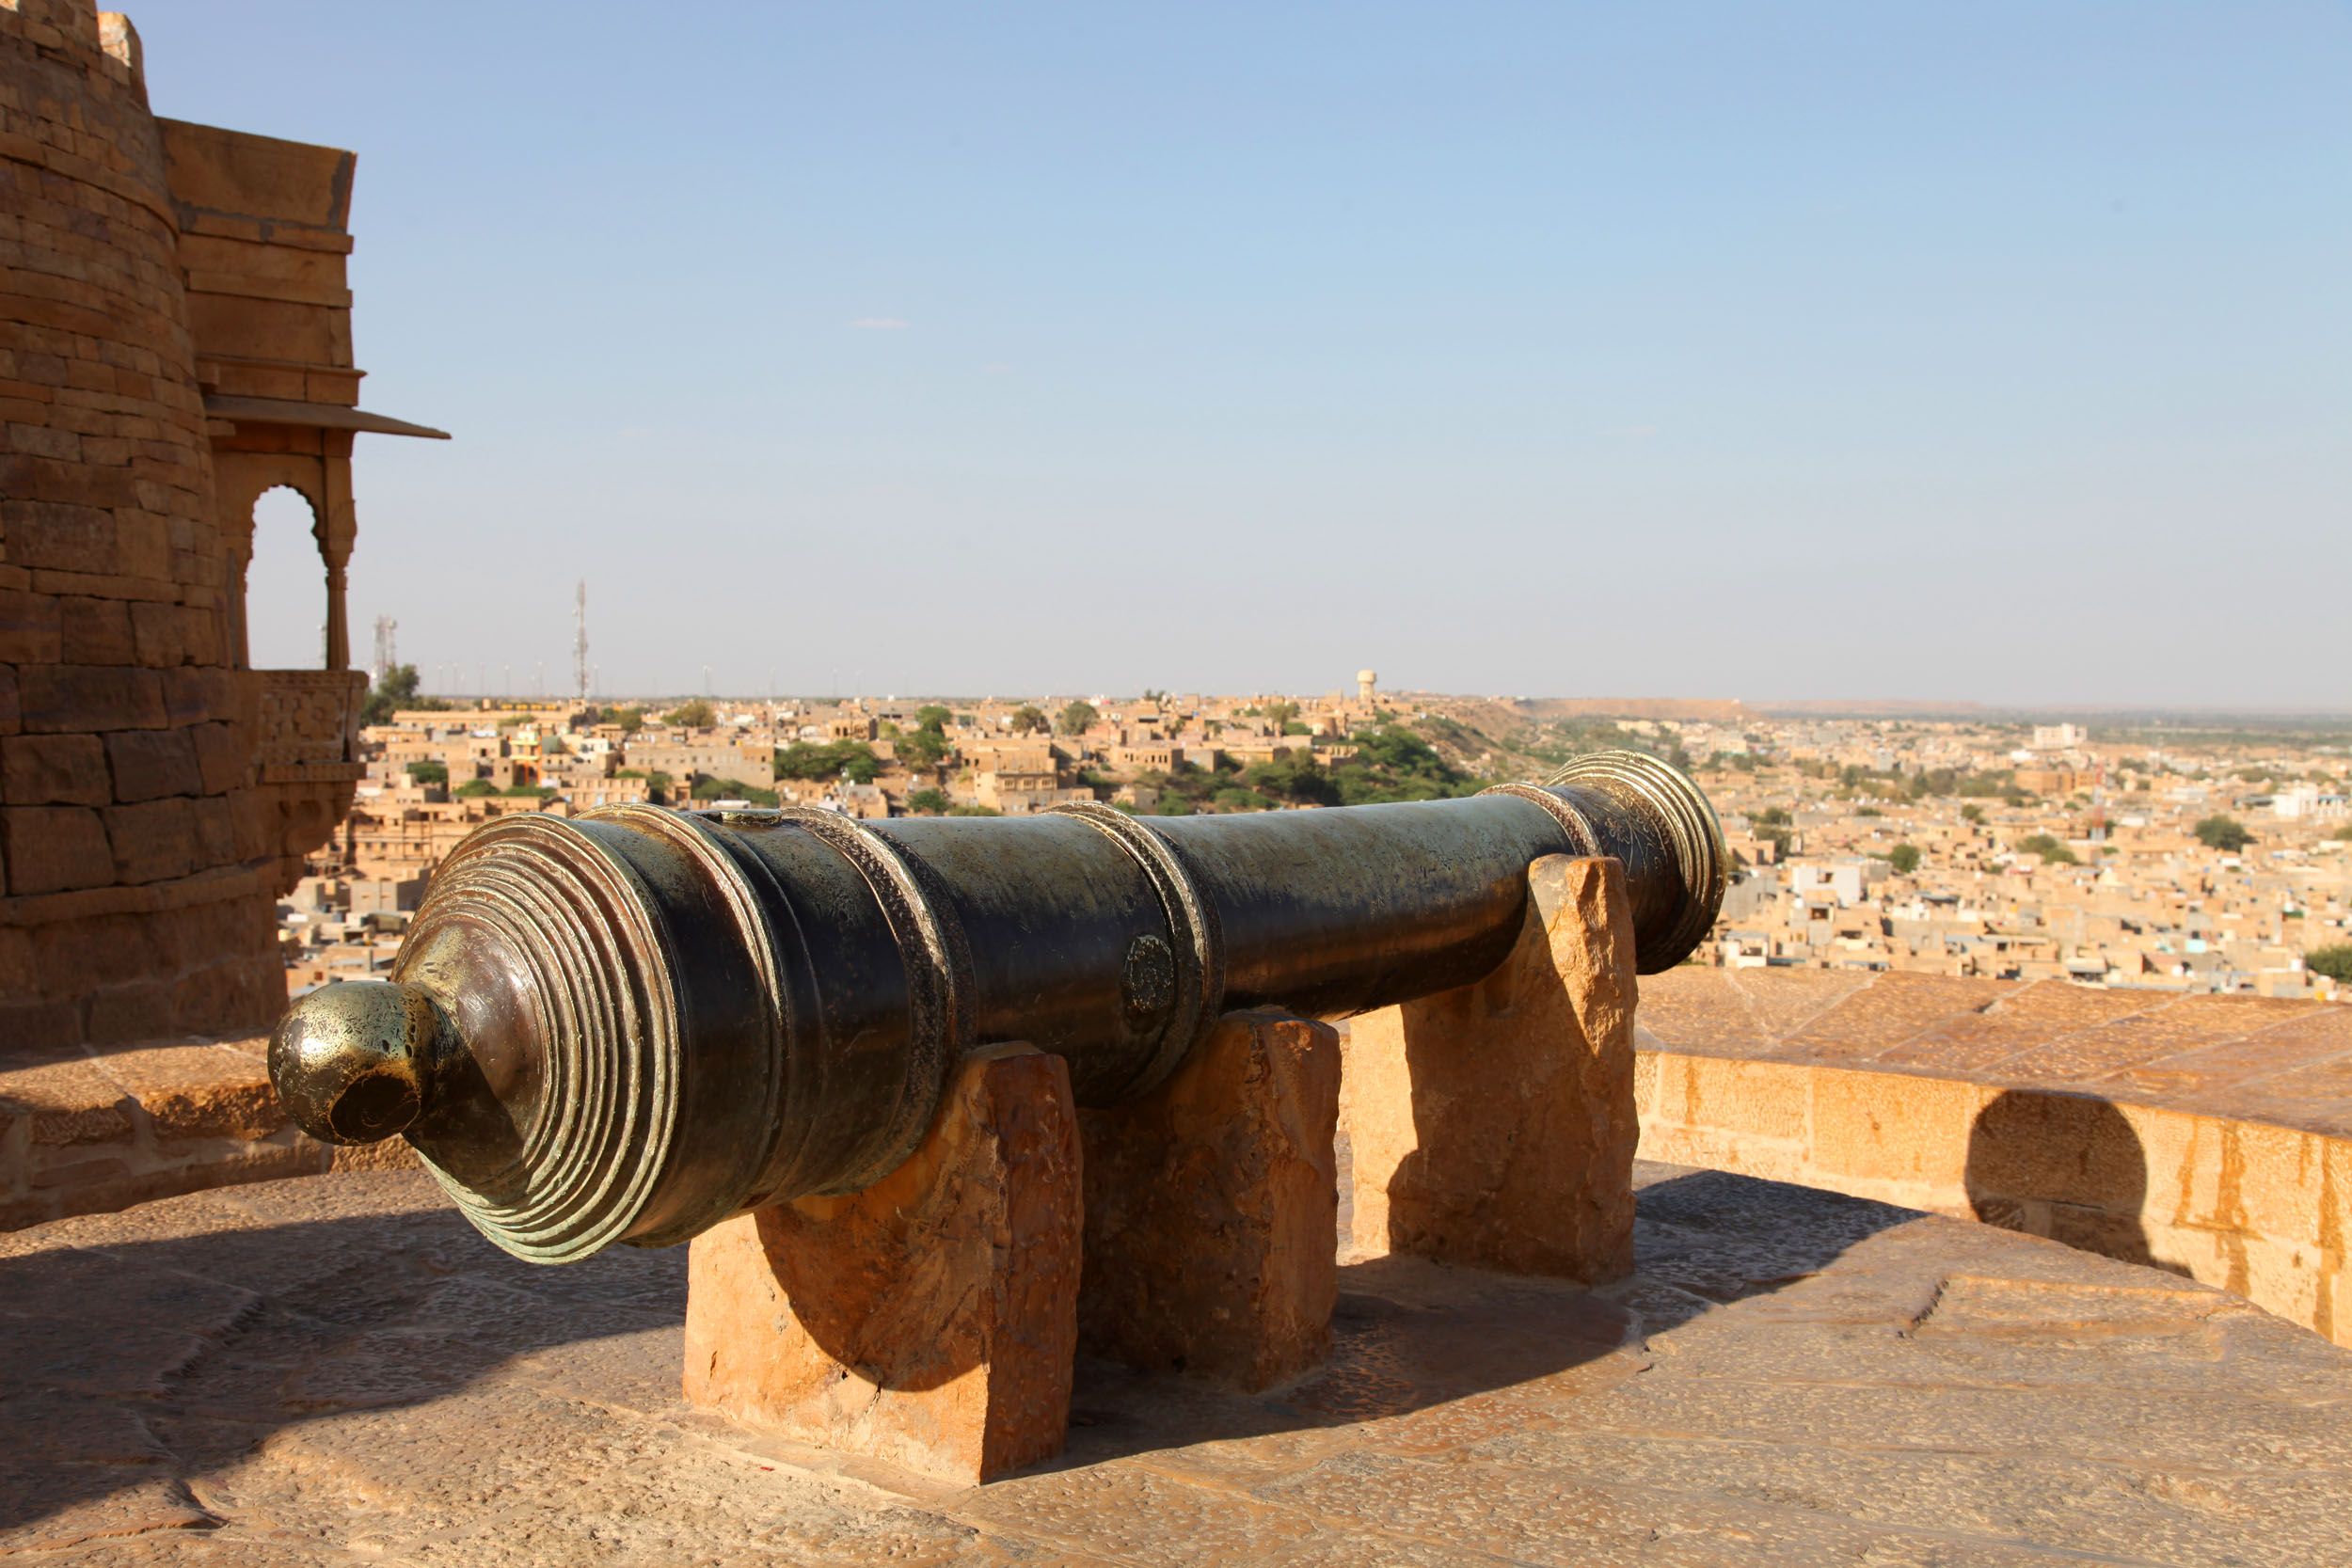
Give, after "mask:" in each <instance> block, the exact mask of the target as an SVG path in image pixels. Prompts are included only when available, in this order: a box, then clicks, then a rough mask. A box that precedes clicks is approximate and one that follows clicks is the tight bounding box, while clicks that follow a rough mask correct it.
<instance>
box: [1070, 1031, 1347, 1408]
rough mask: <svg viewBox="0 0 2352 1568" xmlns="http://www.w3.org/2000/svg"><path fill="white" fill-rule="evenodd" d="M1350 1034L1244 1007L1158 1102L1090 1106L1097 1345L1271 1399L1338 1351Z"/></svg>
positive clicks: (1088, 1311)
mask: <svg viewBox="0 0 2352 1568" xmlns="http://www.w3.org/2000/svg"><path fill="white" fill-rule="evenodd" d="M1339 1092H1340V1041H1339V1035H1338V1033H1337V1032H1336V1031H1334V1030H1333V1029H1332V1028H1331V1026H1330V1025H1328V1024H1326V1023H1314V1022H1309V1021H1307V1020H1305V1019H1299V1018H1293V1017H1291V1016H1290V1015H1289V1014H1287V1013H1281V1012H1274V1011H1253V1012H1242V1013H1232V1014H1228V1015H1227V1016H1226V1017H1225V1018H1224V1019H1223V1020H1222V1021H1221V1022H1219V1023H1218V1024H1217V1027H1216V1030H1215V1031H1214V1032H1213V1033H1212V1034H1211V1035H1210V1037H1209V1038H1208V1040H1207V1042H1206V1043H1205V1044H1203V1045H1202V1047H1201V1048H1200V1050H1198V1051H1196V1052H1194V1053H1193V1054H1192V1056H1191V1057H1190V1058H1189V1059H1188V1060H1186V1061H1185V1063H1184V1065H1183V1066H1182V1067H1181V1068H1179V1069H1177V1070H1176V1073H1175V1075H1174V1076H1173V1077H1171V1078H1170V1079H1169V1080H1168V1082H1167V1083H1166V1084H1164V1085H1161V1086H1160V1087H1159V1088H1157V1089H1155V1090H1154V1091H1152V1094H1150V1095H1149V1096H1147V1097H1146V1098H1144V1099H1143V1100H1141V1101H1136V1102H1134V1103H1132V1104H1127V1105H1120V1106H1114V1107H1111V1108H1109V1109H1105V1110H1099V1111H1082V1112H1080V1113H1079V1116H1078V1127H1079V1132H1080V1135H1081V1136H1082V1138H1083V1139H1084V1140H1085V1147H1086V1275H1085V1280H1084V1283H1083V1285H1082V1287H1081V1290H1080V1292H1079V1297H1078V1334H1079V1339H1080V1342H1081V1343H1082V1344H1084V1345H1085V1346H1086V1348H1087V1349H1088V1350H1089V1352H1090V1353H1092V1354H1098V1355H1104V1356H1107V1357H1109V1358H1111V1359H1113V1360H1117V1361H1121V1362H1124V1363H1126V1364H1127V1365H1129V1366H1133V1367H1140V1368H1144V1369H1146V1370H1168V1371H1184V1372H1192V1373H1197V1374H1201V1375H1205V1376H1208V1377H1213V1378H1216V1379H1218V1380H1219V1381H1222V1382H1226V1383H1231V1384H1234V1385H1237V1386H1240V1387H1242V1388H1245V1389H1248V1390H1251V1391H1255V1390H1257V1389H1260V1388H1265V1387H1269V1386H1273V1385H1274V1384H1277V1383H1281V1382H1285V1381H1287V1380H1288V1379H1290V1378H1294V1377H1296V1376H1297V1375H1298V1374H1299V1373H1301V1372H1304V1371H1306V1370H1309V1369H1310V1368H1311V1367H1314V1366H1316V1365H1317V1364H1318V1363H1320V1362H1321V1361H1322V1360H1323V1358H1324V1356H1325V1354H1327V1352H1328V1351H1329V1349H1330V1343H1331V1307H1332V1303H1333V1302H1334V1300H1335V1299H1336V1298H1337V1294H1338V1274H1337V1263H1338V1260H1337V1256H1336V1253H1337V1247H1336V1233H1337V1227H1338V1207H1339V1193H1338V1183H1337V1172H1336V1170H1335V1168H1334V1164H1333V1160H1332V1134H1333V1132H1334V1130H1335V1128H1336V1126H1337V1123H1338V1118H1339Z"/></svg>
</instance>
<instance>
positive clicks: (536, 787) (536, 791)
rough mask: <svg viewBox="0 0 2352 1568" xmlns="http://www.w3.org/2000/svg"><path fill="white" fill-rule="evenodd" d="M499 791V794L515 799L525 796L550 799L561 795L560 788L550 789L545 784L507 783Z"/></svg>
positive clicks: (522, 798)
mask: <svg viewBox="0 0 2352 1568" xmlns="http://www.w3.org/2000/svg"><path fill="white" fill-rule="evenodd" d="M499 793H500V794H501V795H511V796H513V797H514V798H515V799H516V800H524V799H527V798H535V799H538V800H554V799H555V798H556V797H557V796H558V795H561V794H562V793H563V791H562V790H560V789H551V788H549V787H548V785H546V784H508V785H507V786H506V787H505V788H504V789H501V790H500V791H499Z"/></svg>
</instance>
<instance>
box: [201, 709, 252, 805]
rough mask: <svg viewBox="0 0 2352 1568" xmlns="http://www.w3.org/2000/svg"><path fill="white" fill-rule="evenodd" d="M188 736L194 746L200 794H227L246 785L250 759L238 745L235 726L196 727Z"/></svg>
mask: <svg viewBox="0 0 2352 1568" xmlns="http://www.w3.org/2000/svg"><path fill="white" fill-rule="evenodd" d="M188 737H189V739H190V740H191V741H193V742H194V744H195V746H196V771H197V779H198V786H199V790H200V791H201V792H202V793H203V794H206V795H226V794H228V793H229V792H230V790H232V789H235V788H237V787H238V786H239V785H241V784H244V783H245V776H246V767H247V765H248V763H249V761H250V759H249V758H248V757H247V756H246V751H245V748H244V747H243V746H242V745H240V744H239V743H238V739H237V727H236V726H235V725H234V724H230V723H226V722H221V723H212V724H198V725H196V726H195V727H194V728H192V729H190V730H189V731H188Z"/></svg>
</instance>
